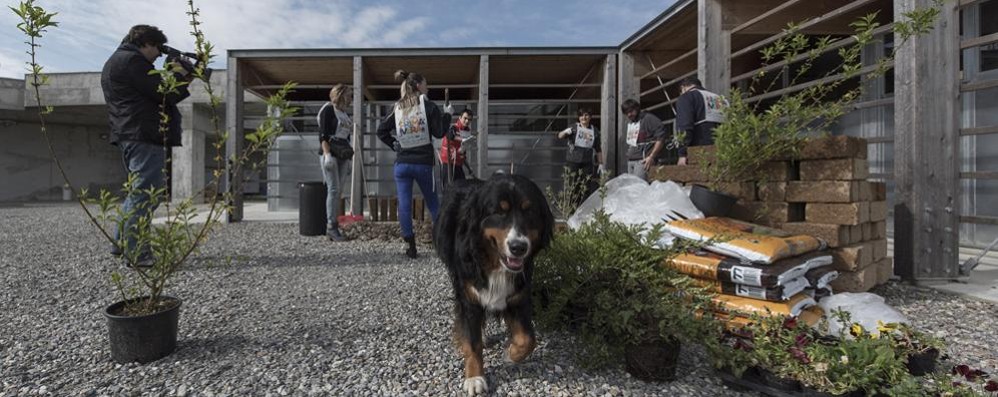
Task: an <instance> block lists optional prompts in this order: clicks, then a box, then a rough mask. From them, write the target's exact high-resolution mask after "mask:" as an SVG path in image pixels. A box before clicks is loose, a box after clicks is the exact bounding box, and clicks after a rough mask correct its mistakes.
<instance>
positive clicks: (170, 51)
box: [159, 45, 211, 79]
mask: <svg viewBox="0 0 998 397" xmlns="http://www.w3.org/2000/svg"><path fill="white" fill-rule="evenodd" d="M159 52H161V53H163V54H164V55H166V60H165V64H169V63H171V62H172V63H175V64H177V65H180V67H182V68H184V70H185V71H187V76H188V78H193V73H194V70H195V69H197V68H198V67H199V66H201V65H200V62H201V61H200V60H199V59H198V54H195V53H193V52H182V51H180V50H178V49H176V48H173V47H170V46H168V45H162V46H160V47H159ZM204 77H205V79H210V78H211V69H209V68H207V67H206V68H204Z"/></svg>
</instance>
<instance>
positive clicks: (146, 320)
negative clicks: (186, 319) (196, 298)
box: [104, 296, 181, 364]
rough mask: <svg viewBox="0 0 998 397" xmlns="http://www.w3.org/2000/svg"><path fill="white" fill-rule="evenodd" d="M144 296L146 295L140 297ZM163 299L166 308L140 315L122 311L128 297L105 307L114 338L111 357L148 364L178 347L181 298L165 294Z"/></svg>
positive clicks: (120, 360) (115, 359) (123, 362)
mask: <svg viewBox="0 0 998 397" xmlns="http://www.w3.org/2000/svg"><path fill="white" fill-rule="evenodd" d="M140 299H146V297H142V298H137V300H140ZM160 302H162V303H161V304H162V305H163V306H164V309H163V310H160V311H158V312H156V313H153V314H146V315H140V316H128V315H125V314H122V313H121V312H122V308H123V307H124V306H125V304H126V301H121V302H118V303H115V304H113V305H111V306H108V307H107V308H106V309H104V317H105V318H107V328H108V336H109V337H110V338H109V340H110V342H111V358H113V359H114V361H115V362H117V363H119V364H125V363H134V362H137V363H141V364H145V363H148V362H152V361H156V360H159V359H161V358H163V357H166V356H168V355H170V353H173V351H174V350H176V349H177V323H178V320H179V319H180V305H181V301H180V299H177V298H173V297H169V296H163V297H161V298H160Z"/></svg>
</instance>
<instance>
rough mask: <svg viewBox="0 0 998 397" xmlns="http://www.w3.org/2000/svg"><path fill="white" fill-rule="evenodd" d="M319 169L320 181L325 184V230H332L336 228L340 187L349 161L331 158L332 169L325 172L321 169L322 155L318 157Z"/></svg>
mask: <svg viewBox="0 0 998 397" xmlns="http://www.w3.org/2000/svg"><path fill="white" fill-rule="evenodd" d="M319 169H321V170H322V180H323V181H324V182H326V228H328V229H332V228H333V227H335V226H337V224H338V222H337V220H336V216H337V215H339V213H340V191H341V190H342V189H340V186H343V181H344V180H346V173H347V171H349V169H350V160H342V159H338V158H336V157H333V168H332V169H331V170H327V169H326V168H324V167H322V155H320V156H319Z"/></svg>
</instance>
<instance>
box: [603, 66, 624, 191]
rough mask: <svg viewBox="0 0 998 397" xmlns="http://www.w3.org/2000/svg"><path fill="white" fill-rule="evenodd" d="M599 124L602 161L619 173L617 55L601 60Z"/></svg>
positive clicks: (609, 168) (615, 173) (614, 172)
mask: <svg viewBox="0 0 998 397" xmlns="http://www.w3.org/2000/svg"><path fill="white" fill-rule="evenodd" d="M600 94H601V95H600V126H601V127H603V130H602V131H600V133H601V134H603V135H602V138H601V145H602V147H601V148H600V150H602V151H603V163H604V164H605V165H606V167H607V169H608V170H610V171H612V172H613V175H619V174H620V173H621V172H620V170H619V169H615V168H616V167H615V166H614V165H615V164H617V140H616V139H615V138H616V136H617V128H616V127H617V112H618V110H617V56H616V55H607V56H606V60H605V61H603V85H602V86H601V87H600Z"/></svg>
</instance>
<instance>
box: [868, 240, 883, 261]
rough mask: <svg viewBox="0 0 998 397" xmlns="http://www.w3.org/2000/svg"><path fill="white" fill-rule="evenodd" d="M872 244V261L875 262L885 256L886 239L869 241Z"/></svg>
mask: <svg viewBox="0 0 998 397" xmlns="http://www.w3.org/2000/svg"><path fill="white" fill-rule="evenodd" d="M869 244H870V245H872V246H873V261H874V262H877V261H879V260H881V259H884V258H886V257H887V240H874V241H871V242H870V243H869Z"/></svg>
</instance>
